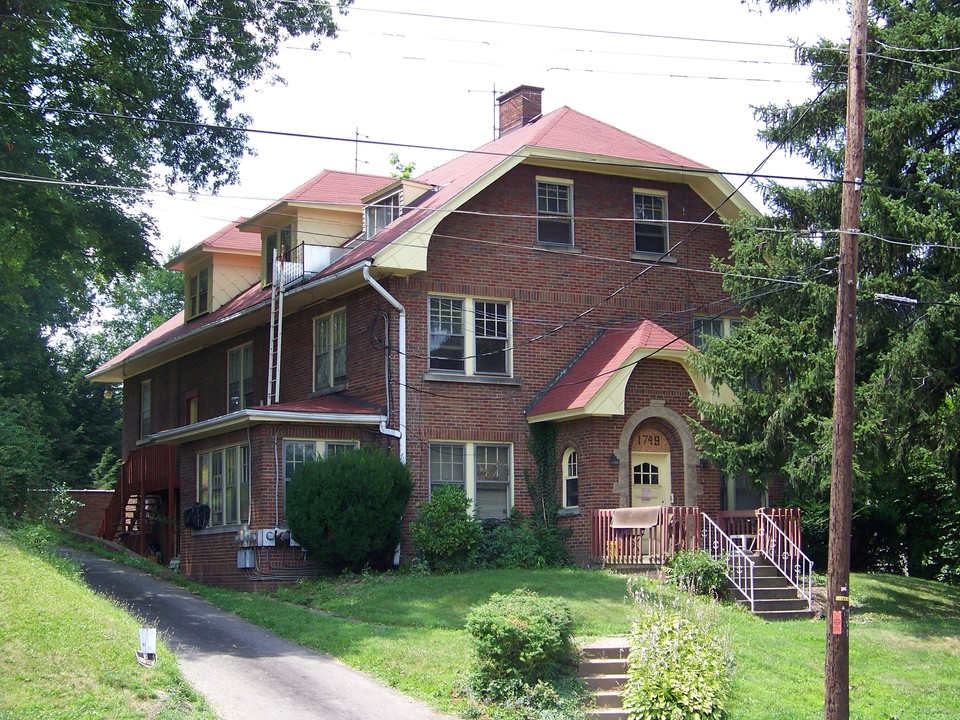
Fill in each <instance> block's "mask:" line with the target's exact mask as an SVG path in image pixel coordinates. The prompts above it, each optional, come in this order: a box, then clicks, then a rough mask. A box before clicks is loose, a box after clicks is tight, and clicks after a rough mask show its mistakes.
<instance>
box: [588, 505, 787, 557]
mask: <svg viewBox="0 0 960 720" xmlns="http://www.w3.org/2000/svg"><path fill="white" fill-rule="evenodd" d="M613 513H614V509H606V510H594V511H593V514H592V519H591V537H592V543H591V545H592V548H591V556H592V560H593V562H594V563H596V564H599V565H610V566H647V565H654V566H658V565H663V564H664V563H665V562H666V561H667V560H668V559H670V558H671V557H673V556H674V555H675V554H676V553H678V552H680V551H682V550H698V549H704V544H705V538H704V532H703V523H702V520H701V514H706V515H709V516H710V518H711V519H712V520H713V521H714V522H715V523H716V524H717V525H718V526H719V527H720V529H721V530H722V531H723V533H724V534H725V535H727V536H728V537H729V538H731V539H732V540H733V541H734V542H736V543H737V544H738V545H739V546H740V547H741V548H742V549H744V550H761V549H762V548H761V545H762V544H763V543H765V542H766V540H765V538H764V537H763V533H762V532H761V533H760V535H759V536H758V527H759V526H760V523H759V516H760V515H761V514H763V515H766V516H767V517H768V518H769V519H770V520H771V521H772V522H773V523H774V524H775V525H776V526H777V527H778V528H780V530H781V531H782V532H783V533H784V535H786V536H787V538H789V539H790V541H791V542H793V543H794V544H795V545H796V546H797V547H802V544H801V540H802V537H801V530H800V510H799V508H760V509H758V510H738V511H721V512H717V513H705V512H704V511H702V510H701V509H700V508H699V507H686V506H664V507H662V508H660V512H659V515H658V517H657V523H656V524H655V525H654V526H653V527H650V528H646V529H639V528H633V529H631V528H615V527H613V526H612V523H613Z"/></svg>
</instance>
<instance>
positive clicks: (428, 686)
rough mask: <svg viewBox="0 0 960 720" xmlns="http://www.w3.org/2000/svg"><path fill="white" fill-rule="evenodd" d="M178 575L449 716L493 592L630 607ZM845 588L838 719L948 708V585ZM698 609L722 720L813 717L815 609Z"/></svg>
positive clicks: (589, 618) (819, 673)
mask: <svg viewBox="0 0 960 720" xmlns="http://www.w3.org/2000/svg"><path fill="white" fill-rule="evenodd" d="M190 586H191V589H193V590H195V591H196V592H198V593H200V594H202V595H203V596H205V597H207V598H208V599H209V600H211V601H213V602H214V603H216V604H218V605H220V606H221V607H223V608H225V609H227V610H230V611H232V612H235V613H237V614H238V615H240V616H242V617H244V618H246V619H248V620H251V621H253V622H255V623H258V624H260V625H263V626H265V627H268V628H271V629H273V630H274V631H275V632H277V633H278V634H280V635H282V636H284V637H287V638H289V639H291V640H293V641H294V642H298V643H300V644H302V645H305V646H308V647H311V648H313V649H316V650H319V651H323V652H328V653H330V654H332V655H335V656H337V657H338V658H340V659H341V660H343V661H344V662H345V663H347V664H349V665H351V666H353V667H356V668H358V669H361V670H365V671H367V672H369V673H371V674H373V675H375V676H377V677H379V678H381V679H382V680H384V681H385V682H387V683H389V684H390V685H392V686H394V687H396V688H398V689H400V690H402V691H403V692H406V693H408V694H410V695H413V696H415V697H419V698H421V699H424V700H426V701H427V702H429V703H430V704H432V705H433V706H434V707H436V708H438V709H440V710H443V711H446V712H450V713H452V714H460V713H465V712H466V711H467V710H466V704H465V703H464V702H463V701H462V700H461V699H460V697H459V692H458V691H459V689H460V688H462V687H463V685H464V682H465V680H466V677H467V674H468V672H469V665H470V642H469V638H468V637H467V635H466V633H464V632H463V631H462V629H461V628H462V627H463V625H464V620H465V618H466V615H467V613H468V612H469V610H470V609H471V608H472V607H473V606H474V605H476V604H478V603H481V602H484V601H486V600H487V599H488V598H489V597H490V595H491V594H492V593H494V592H500V593H506V592H509V591H511V590H513V589H515V588H520V587H527V588H530V589H532V590H535V591H536V592H538V593H540V594H541V595H546V596H552V597H558V598H562V599H563V600H564V601H565V602H566V603H567V605H568V606H569V607H570V610H571V612H572V614H573V616H574V618H575V619H576V622H577V633H578V635H579V636H580V637H582V638H592V637H598V636H603V635H609V634H620V633H627V632H628V631H629V628H630V622H631V618H632V616H633V605H632V602H631V601H630V600H629V599H628V598H627V581H626V579H625V578H624V577H622V576H618V575H614V574H612V573H608V572H603V571H588V570H577V569H564V570H536V571H527V570H522V571H519V570H485V571H477V572H471V573H465V574H462V575H445V576H431V575H421V574H416V573H412V574H408V575H394V574H387V575H369V576H362V577H354V578H351V579H337V580H317V581H312V582H305V583H301V584H299V585H297V586H295V587H290V588H286V589H283V590H280V591H278V592H277V593H276V594H274V595H270V594H268V593H237V592H231V591H226V590H218V589H213V588H206V587H203V586H198V585H194V584H190ZM851 597H852V606H853V612H852V615H851V618H852V620H851V626H850V627H851V631H850V635H851V643H850V644H851V671H850V675H851V691H850V696H851V718H854V719H855V720H908V719H910V720H913V719H917V720H948V719H949V720H956V718H960V587H956V586H948V585H942V584H939V583H933V582H926V581H922V580H916V579H913V578H904V577H899V576H887V575H854V576H853V578H852V581H851ZM709 613H710V615H711V617H712V618H713V619H714V620H715V622H716V625H717V627H718V628H719V630H720V632H721V634H722V635H723V636H725V637H726V638H727V639H728V641H729V643H730V646H731V649H732V653H733V657H734V669H733V677H734V685H733V696H732V698H731V701H730V703H729V710H730V715H729V717H730V718H731V720H788V719H789V720H807V719H808V718H809V719H810V720H813V719H814V718H817V719H819V718H822V717H823V687H824V672H823V666H824V646H825V633H826V628H825V624H824V622H823V621H822V620H815V621H798V622H788V623H766V622H764V621H761V620H757V619H756V618H754V617H753V616H752V615H750V614H749V613H748V612H746V611H744V610H742V609H740V608H738V607H736V606H733V605H730V604H723V605H717V604H712V605H711V609H710V610H709ZM0 692H2V686H0ZM2 717H3V716H2V714H0V718H2Z"/></svg>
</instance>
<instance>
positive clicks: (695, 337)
mask: <svg viewBox="0 0 960 720" xmlns="http://www.w3.org/2000/svg"><path fill="white" fill-rule="evenodd" d="M717 321H719V322H720V323H722V327H721V334H720V335H713V334H709V335H708V336H707V337H730V336H731V335H733V331H734V328H736V326H737V325H739V324H740V323H742V322H743V318H738V317H728V316H725V315H724V316H720V317H717V316H714V315H694V316H693V320H692V326H691V329H690V344H691V345H693V346H694V347H696V348H697V349H698V350H699V349H701V348H702V347H703V342H702V340H701V339H700V338H701V334H700V333H698V332H697V328H698V324H702V323H704V322H711V323H713V322H717Z"/></svg>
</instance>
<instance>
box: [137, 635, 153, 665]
mask: <svg viewBox="0 0 960 720" xmlns="http://www.w3.org/2000/svg"><path fill="white" fill-rule="evenodd" d="M156 661H157V629H156V628H140V649H139V650H137V662H138V663H140V664H141V665H143V666H144V667H152V666H153V664H154V663H155V662H156Z"/></svg>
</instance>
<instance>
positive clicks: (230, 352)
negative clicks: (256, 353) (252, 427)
mask: <svg viewBox="0 0 960 720" xmlns="http://www.w3.org/2000/svg"><path fill="white" fill-rule="evenodd" d="M247 348H250V368H249V370H250V392H251V395H252V393H253V342H247V343H243V344H242V345H237V346H235V347H232V348H230V349H229V350H227V412H228V413H231V412H237V411H238V410H246V409H247V404H246V403H245V402H244V397H245V396H246V393H245V392H244V391H243V381H244V378H246V377H247V369H248V368H247V367H246V365H245V363H244V359H243V358H244V350H246V349H247ZM234 353H240V397H239V400H240V407H237V408H233V409H232V410H231V409H230V357H231V356H232V355H233V354H234Z"/></svg>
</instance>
